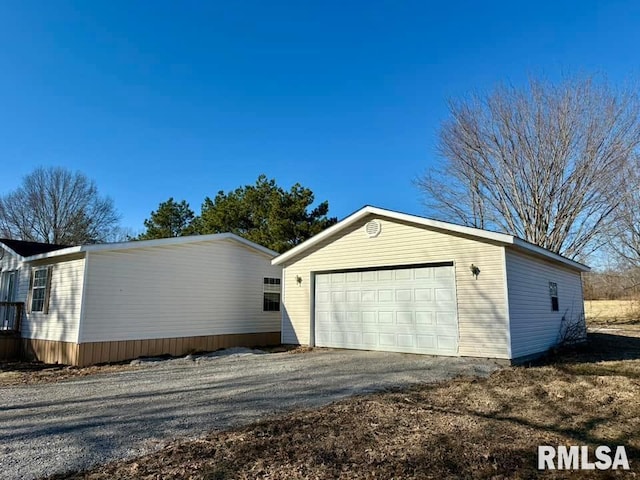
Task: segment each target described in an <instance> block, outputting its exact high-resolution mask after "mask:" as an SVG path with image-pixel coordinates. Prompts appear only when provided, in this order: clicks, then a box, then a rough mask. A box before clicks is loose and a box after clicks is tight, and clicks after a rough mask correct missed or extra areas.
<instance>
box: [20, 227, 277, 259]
mask: <svg viewBox="0 0 640 480" xmlns="http://www.w3.org/2000/svg"><path fill="white" fill-rule="evenodd" d="M210 240H232V241H235V242H238V243H241V244H243V245H245V246H247V247H249V248H252V249H254V250H256V251H258V252H260V253H263V254H265V255H267V256H269V257H271V258H273V257H276V256H277V255H278V252H274V251H273V250H270V249H268V248H266V247H263V246H262V245H258V244H257V243H254V242H251V241H250V240H247V239H245V238H242V237H240V236H238V235H235V234H233V233H215V234H211V235H193V236H190V237H188V238H187V237H173V238H158V239H153V240H137V241H130V242H120V243H104V244H95V245H81V246H76V247H69V248H63V249H61V250H54V251H52V252H48V253H42V254H39V255H33V256H30V257H27V258H26V259H25V261H29V262H31V261H35V260H44V259H48V258H56V257H61V256H64V255H70V254H75V253H82V252H101V251H115V250H127V249H136V248H148V247H158V246H171V245H180V244H184V243H197V242H207V241H210Z"/></svg>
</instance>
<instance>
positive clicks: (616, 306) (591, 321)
mask: <svg viewBox="0 0 640 480" xmlns="http://www.w3.org/2000/svg"><path fill="white" fill-rule="evenodd" d="M584 313H585V317H586V319H587V324H588V325H590V326H591V325H596V326H600V325H626V324H640V300H587V301H585V302H584Z"/></svg>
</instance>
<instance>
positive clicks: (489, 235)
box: [271, 205, 591, 272]
mask: <svg viewBox="0 0 640 480" xmlns="http://www.w3.org/2000/svg"><path fill="white" fill-rule="evenodd" d="M367 215H376V216H379V217H386V218H390V219H392V220H397V221H401V222H407V223H413V224H415V225H422V226H425V227H430V228H434V229H438V230H443V231H446V232H453V233H459V234H462V235H467V236H469V237H474V238H477V239H480V240H485V241H486V240H488V241H492V242H497V243H501V244H504V245H509V246H513V247H514V248H517V249H520V250H528V251H530V252H532V253H535V254H537V255H541V256H544V257H547V258H549V259H551V260H553V261H556V262H559V263H564V264H565V265H567V266H569V267H571V268H574V269H576V270H579V271H581V272H588V271H589V270H591V269H590V268H589V267H587V266H586V265H582V264H581V263H578V262H575V261H573V260H570V259H568V258H565V257H563V256H561V255H558V254H556V253H553V252H550V251H549V250H546V249H544V248H542V247H538V246H537V245H533V244H531V243H529V242H526V241H524V240H522V239H520V238H517V237H514V236H513V235H507V234H504V233H497V232H490V231H488V230H482V229H479V228H471V227H465V226H462V225H456V224H454V223H448V222H441V221H439V220H431V219H429V218H424V217H418V216H416V215H409V214H406V213H400V212H394V211H393V210H385V209H383V208H378V207H372V206H369V205H367V206H365V207H363V208H361V209H360V210H358V211H357V212H355V213H353V214H351V215H349V216H348V217H346V218H345V219H343V220H341V221H340V222H338V223H336V224H335V225H333V226H332V227H329V228H327V229H326V230H324V231H322V232H320V233H319V234H317V235H315V236H314V237H311V238H310V239H308V240H306V241H305V242H302V243H301V244H300V245H298V246H296V247H294V248H292V249H291V250H289V251H288V252H286V253H283V254H282V255H280V256H278V257H276V258H274V259H273V260H272V261H271V264H272V265H281V264H283V263H285V262H286V261H287V260H290V259H292V258H293V257H295V256H297V255H299V254H301V253H302V252H304V251H306V250H308V249H309V248H311V247H313V246H314V245H316V244H318V243H319V242H321V241H323V240H324V239H326V238H328V237H330V236H331V235H334V234H336V233H338V232H340V231H341V230H343V229H345V228H347V227H348V226H350V225H352V224H354V223H356V222H358V221H359V220H361V219H362V218H364V217H366V216H367Z"/></svg>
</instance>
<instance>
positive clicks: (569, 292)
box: [506, 249, 584, 358]
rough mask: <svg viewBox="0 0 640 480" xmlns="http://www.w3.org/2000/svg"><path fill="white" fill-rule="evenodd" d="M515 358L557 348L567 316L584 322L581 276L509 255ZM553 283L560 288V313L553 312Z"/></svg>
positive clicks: (521, 256)
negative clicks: (550, 284) (550, 285)
mask: <svg viewBox="0 0 640 480" xmlns="http://www.w3.org/2000/svg"><path fill="white" fill-rule="evenodd" d="M506 269H507V285H508V289H509V310H510V316H511V349H512V358H518V357H523V356H527V355H532V354H535V353H539V352H544V351H546V350H548V349H549V348H551V347H552V346H554V345H556V344H557V342H558V339H559V333H560V323H561V320H562V317H563V316H565V317H566V318H567V319H570V320H576V319H578V320H580V321H584V303H583V296H582V280H581V277H580V273H579V272H576V271H573V270H570V269H568V268H564V267H560V266H559V265H555V264H553V263H550V262H547V261H544V260H542V259H538V258H534V257H531V256H529V255H525V254H523V253H520V252H515V251H513V250H510V249H507V251H506ZM549 282H555V283H557V285H558V303H559V311H557V312H553V311H552V310H551V297H550V295H549Z"/></svg>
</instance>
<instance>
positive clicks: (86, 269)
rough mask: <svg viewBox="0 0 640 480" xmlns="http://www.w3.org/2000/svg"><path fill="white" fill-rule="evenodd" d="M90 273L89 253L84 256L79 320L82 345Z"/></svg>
mask: <svg viewBox="0 0 640 480" xmlns="http://www.w3.org/2000/svg"><path fill="white" fill-rule="evenodd" d="M88 272H89V252H87V253H86V255H85V256H84V273H83V277H82V296H81V297H80V318H79V319H78V341H77V342H76V343H77V344H80V343H82V330H83V327H84V314H85V305H84V302H85V299H86V298H87V277H88V275H87V273H88Z"/></svg>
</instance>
